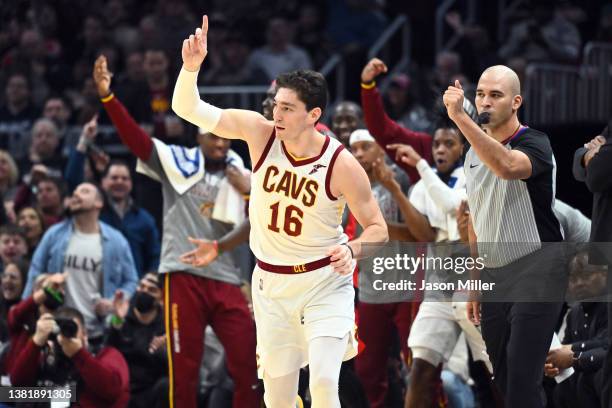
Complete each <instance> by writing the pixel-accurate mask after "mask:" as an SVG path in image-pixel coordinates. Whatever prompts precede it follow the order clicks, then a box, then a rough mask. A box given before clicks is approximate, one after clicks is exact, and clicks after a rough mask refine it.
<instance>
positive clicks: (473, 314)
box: [466, 300, 480, 326]
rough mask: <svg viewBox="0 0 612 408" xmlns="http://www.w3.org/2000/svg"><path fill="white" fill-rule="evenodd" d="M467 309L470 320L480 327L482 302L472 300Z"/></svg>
mask: <svg viewBox="0 0 612 408" xmlns="http://www.w3.org/2000/svg"><path fill="white" fill-rule="evenodd" d="M466 307H467V318H468V320H469V321H471V322H472V323H474V324H475V325H476V326H478V325H479V324H480V301H478V300H470V301H468V302H467V306H466Z"/></svg>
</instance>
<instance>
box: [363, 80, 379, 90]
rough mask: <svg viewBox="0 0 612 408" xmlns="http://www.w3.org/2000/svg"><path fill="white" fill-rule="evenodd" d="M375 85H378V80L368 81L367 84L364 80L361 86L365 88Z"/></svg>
mask: <svg viewBox="0 0 612 408" xmlns="http://www.w3.org/2000/svg"><path fill="white" fill-rule="evenodd" d="M375 86H376V81H372V82H368V83H367V84H366V83H364V82H362V83H361V87H362V88H363V89H372V88H374V87H375Z"/></svg>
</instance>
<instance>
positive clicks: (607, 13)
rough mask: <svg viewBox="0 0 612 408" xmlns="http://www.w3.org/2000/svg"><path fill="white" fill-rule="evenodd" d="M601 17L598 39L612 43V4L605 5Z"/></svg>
mask: <svg viewBox="0 0 612 408" xmlns="http://www.w3.org/2000/svg"><path fill="white" fill-rule="evenodd" d="M599 15H600V20H599V27H598V29H597V36H596V39H597V41H601V42H607V43H612V4H611V3H608V4H604V5H603V6H602V7H601V12H600V14H599Z"/></svg>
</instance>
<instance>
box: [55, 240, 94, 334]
mask: <svg viewBox="0 0 612 408" xmlns="http://www.w3.org/2000/svg"><path fill="white" fill-rule="evenodd" d="M50 272H55V271H50ZM63 272H68V278H67V279H66V302H65V304H66V306H70V307H73V308H75V309H77V310H78V311H80V312H81V313H82V314H83V317H84V318H85V325H86V327H87V333H88V335H89V336H94V337H95V336H96V335H98V334H102V332H103V331H104V325H103V321H102V320H100V319H98V316H96V313H95V311H94V305H95V303H96V301H97V299H99V298H101V297H102V286H103V275H102V237H101V236H100V233H96V234H83V233H81V232H79V231H77V230H76V229H75V230H74V232H73V234H72V237H71V238H70V241H69V243H68V248H67V249H66V255H65V256H64V271H63Z"/></svg>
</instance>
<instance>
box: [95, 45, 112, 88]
mask: <svg viewBox="0 0 612 408" xmlns="http://www.w3.org/2000/svg"><path fill="white" fill-rule="evenodd" d="M112 77H113V73H112V72H110V71H109V70H108V64H107V62H106V57H105V56H104V55H100V56H99V57H98V58H97V59H96V62H95V63H94V70H93V79H94V82H95V83H96V88H97V89H98V96H99V97H100V98H105V97H107V96H108V95H110V84H111V78H112Z"/></svg>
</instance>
